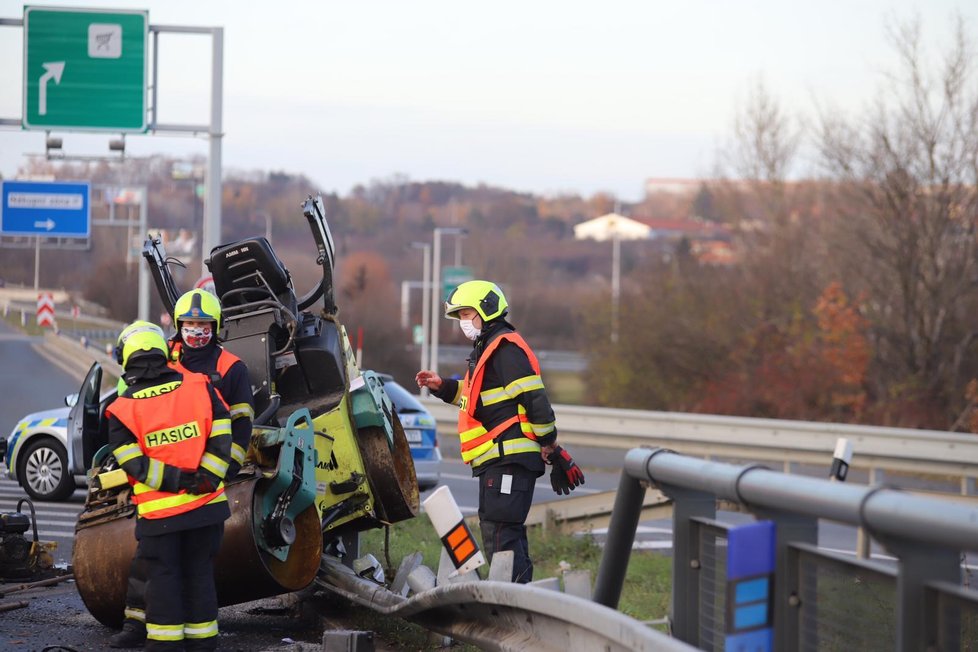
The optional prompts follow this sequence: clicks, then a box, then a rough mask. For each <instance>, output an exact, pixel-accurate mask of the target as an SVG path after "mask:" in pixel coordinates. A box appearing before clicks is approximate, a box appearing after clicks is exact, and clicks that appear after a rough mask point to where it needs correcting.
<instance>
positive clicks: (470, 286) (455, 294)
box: [445, 281, 509, 322]
mask: <svg viewBox="0 0 978 652" xmlns="http://www.w3.org/2000/svg"><path fill="white" fill-rule="evenodd" d="M508 307H509V304H508V303H506V297H505V296H504V295H503V291H502V290H500V289H499V287H498V286H497V285H496V284H495V283H491V282H489V281H466V282H465V283H462V284H461V285H459V286H458V287H457V288H455V289H454V290H452V291H451V293H450V294H449V295H448V301H446V302H445V316H446V317H448V318H449V319H458V318H459V317H458V311H459V310H461V309H462V308H472V309H474V310H475V311H476V312H477V313H479V316H480V317H482V321H483V322H488V321H492V320H493V319H495V318H496V317H502V316H503V315H505V314H506V308H508Z"/></svg>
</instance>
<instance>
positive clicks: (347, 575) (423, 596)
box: [316, 555, 694, 652]
mask: <svg viewBox="0 0 978 652" xmlns="http://www.w3.org/2000/svg"><path fill="white" fill-rule="evenodd" d="M316 583H317V584H318V585H319V586H321V587H323V588H325V589H328V590H329V591H332V592H334V593H337V594H339V595H342V596H344V597H345V598H347V599H348V600H350V601H352V602H355V603H357V604H360V605H363V606H365V607H369V608H370V609H373V610H374V611H377V612H379V613H382V614H387V615H391V616H396V617H398V618H404V619H406V620H410V621H412V622H415V623H418V624H419V625H421V626H423V627H425V628H427V629H430V630H432V631H435V632H438V633H440V634H444V635H446V636H451V637H453V638H456V639H458V640H460V641H464V642H466V643H471V644H473V645H477V646H479V647H480V648H481V649H483V650H501V651H507V652H522V651H523V650H540V651H543V652H591V651H592V650H607V651H608V652H632V651H638V652H641V651H648V652H652V651H653V650H657V651H661V652H687V651H689V650H692V649H694V648H691V647H690V646H689V645H687V644H686V643H683V642H681V641H677V640H676V639H673V638H670V637H669V636H667V635H665V634H663V633H661V632H659V631H656V630H654V629H652V628H650V627H648V626H647V625H645V624H643V623H641V622H639V621H637V620H635V619H634V618H630V617H628V616H626V615H624V614H622V613H621V612H619V611H616V610H614V609H610V608H608V607H604V606H601V605H598V604H595V603H594V602H591V601H590V600H586V599H584V598H579V597H576V596H573V595H568V594H566V593H562V592H560V591H554V590H549V589H545V588H541V587H539V586H534V585H532V584H531V585H527V584H513V583H510V582H493V581H469V582H458V583H451V584H446V585H443V586H437V587H435V588H433V589H429V590H426V591H422V592H420V593H417V594H416V595H414V596H412V597H410V598H405V597H402V596H400V595H399V594H396V593H394V592H392V591H389V590H388V589H387V588H386V587H383V586H380V585H378V584H377V583H375V582H372V581H370V580H368V579H365V578H362V577H359V576H358V575H356V574H355V573H354V572H353V571H352V570H351V569H349V568H347V567H346V566H344V565H343V564H342V563H340V561H339V560H336V559H333V558H331V557H328V556H326V555H324V556H323V563H322V566H321V569H320V573H319V576H318V577H317V578H316Z"/></svg>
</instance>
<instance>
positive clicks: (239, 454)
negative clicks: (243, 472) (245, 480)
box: [231, 442, 245, 466]
mask: <svg viewBox="0 0 978 652" xmlns="http://www.w3.org/2000/svg"><path fill="white" fill-rule="evenodd" d="M231 459H232V460H234V461H235V462H237V463H238V466H240V465H242V464H244V461H245V449H244V448H242V447H241V446H238V445H237V444H235V443H233V442H232V444H231Z"/></svg>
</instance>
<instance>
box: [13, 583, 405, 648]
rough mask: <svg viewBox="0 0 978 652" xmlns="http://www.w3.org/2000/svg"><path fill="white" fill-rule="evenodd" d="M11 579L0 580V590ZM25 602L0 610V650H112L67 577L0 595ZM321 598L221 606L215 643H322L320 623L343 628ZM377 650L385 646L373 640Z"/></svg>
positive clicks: (257, 645) (251, 645)
mask: <svg viewBox="0 0 978 652" xmlns="http://www.w3.org/2000/svg"><path fill="white" fill-rule="evenodd" d="M16 586H18V585H17V584H0V594H3V593H4V591H5V590H7V591H9V590H11V589H13V588H14V587H16ZM21 602H26V603H27V604H26V606H25V607H22V608H17V609H11V610H9V611H0V650H24V651H25V652H27V651H30V652H72V651H76V652H82V651H90V650H112V648H110V647H109V639H110V638H111V637H112V635H113V634H115V633H116V631H117V630H114V629H110V628H108V627H105V626H104V625H102V624H101V623H99V622H98V621H97V620H95V618H93V617H92V616H91V614H89V613H88V610H87V609H85V605H84V603H83V602H82V599H81V596H80V595H79V594H78V591H77V589H76V588H75V583H74V582H73V581H72V580H67V581H64V582H61V583H60V584H57V585H55V586H48V587H36V588H31V589H27V590H23V591H17V592H14V593H10V594H9V595H4V596H3V597H0V609H3V608H6V607H8V606H13V605H14V604H16V603H21ZM324 604H326V603H325V602H323V601H321V600H319V599H315V598H313V599H308V600H304V601H301V602H300V600H299V598H298V596H297V595H296V594H289V595H285V596H278V597H274V598H266V599H264V600H258V601H255V602H249V603H246V604H241V605H235V606H232V607H224V608H222V609H221V611H220V614H219V616H218V623H219V626H220V629H221V634H220V643H219V649H220V650H222V651H224V652H264V651H267V650H283V651H285V650H288V651H290V652H313V651H318V650H322V649H323V631H324V630H325V629H343V628H344V627H343V626H342V623H338V622H331V621H330V620H329V619H328V614H324V613H323V609H324ZM375 643H376V644H377V645H376V649H377V650H391V649H396V648H389V647H386V646H384V645H383V644H382V642H381V641H375Z"/></svg>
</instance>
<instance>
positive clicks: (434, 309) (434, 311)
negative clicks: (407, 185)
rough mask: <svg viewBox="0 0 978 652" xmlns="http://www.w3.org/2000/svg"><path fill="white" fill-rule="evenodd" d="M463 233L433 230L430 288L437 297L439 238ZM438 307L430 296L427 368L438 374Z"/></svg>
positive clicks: (442, 229) (451, 228) (437, 228)
mask: <svg viewBox="0 0 978 652" xmlns="http://www.w3.org/2000/svg"><path fill="white" fill-rule="evenodd" d="M465 232H466V231H465V229H460V228H456V227H446V226H437V227H435V229H434V255H433V257H434V264H433V266H432V275H433V276H434V279H433V280H432V283H431V286H432V291H433V292H438V295H436V296H439V297H440V296H441V236H442V235H443V234H446V233H447V234H448V235H464V234H465ZM440 305H441V301H438V300H436V299H435V296H432V300H431V351H430V354H431V360H430V365H429V368H430V369H431V370H432V371H434V372H435V373H438V331H439V328H438V325H439V323H440V322H439V321H438V313H439V307H440Z"/></svg>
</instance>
